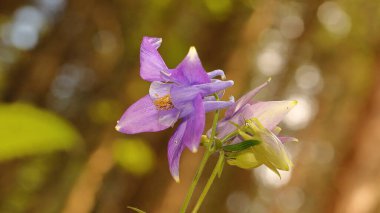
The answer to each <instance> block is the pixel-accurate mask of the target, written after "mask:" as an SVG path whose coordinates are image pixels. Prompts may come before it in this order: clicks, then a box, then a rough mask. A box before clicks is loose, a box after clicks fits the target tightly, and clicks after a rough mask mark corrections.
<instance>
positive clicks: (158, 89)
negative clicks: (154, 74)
mask: <svg viewBox="0 0 380 213" xmlns="http://www.w3.org/2000/svg"><path fill="white" fill-rule="evenodd" d="M171 87H172V84H168V83H162V82H160V81H153V82H152V83H151V84H150V88H149V95H150V97H151V98H152V99H156V98H162V97H164V96H166V95H170V89H171Z"/></svg>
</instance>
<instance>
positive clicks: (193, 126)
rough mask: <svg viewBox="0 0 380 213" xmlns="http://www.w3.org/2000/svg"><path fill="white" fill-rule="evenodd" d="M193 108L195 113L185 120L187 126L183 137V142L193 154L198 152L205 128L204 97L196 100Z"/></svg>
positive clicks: (198, 97)
mask: <svg viewBox="0 0 380 213" xmlns="http://www.w3.org/2000/svg"><path fill="white" fill-rule="evenodd" d="M193 108H194V110H193V112H192V113H191V114H190V115H189V116H188V117H187V118H185V119H186V122H187V126H186V130H185V133H184V135H183V142H184V144H185V145H186V146H187V147H188V148H189V149H190V150H191V151H192V152H196V151H197V150H198V147H199V142H200V139H201V136H202V133H203V130H204V128H205V119H206V118H205V113H206V112H205V108H204V106H203V102H202V97H201V96H200V95H198V96H197V97H196V98H195V99H194V101H193Z"/></svg>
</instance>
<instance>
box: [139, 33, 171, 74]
mask: <svg viewBox="0 0 380 213" xmlns="http://www.w3.org/2000/svg"><path fill="white" fill-rule="evenodd" d="M161 42H162V39H161V38H152V37H144V38H143V41H142V43H141V47H140V76H141V78H142V79H144V80H147V81H161V80H163V79H162V77H161V71H162V70H167V69H168V67H167V66H166V64H165V62H164V60H162V57H161V55H160V53H159V52H158V51H157V49H158V47H160V45H161Z"/></svg>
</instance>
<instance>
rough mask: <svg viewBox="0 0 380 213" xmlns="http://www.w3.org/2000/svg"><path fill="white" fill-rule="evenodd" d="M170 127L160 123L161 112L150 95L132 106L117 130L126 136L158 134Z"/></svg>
mask: <svg viewBox="0 0 380 213" xmlns="http://www.w3.org/2000/svg"><path fill="white" fill-rule="evenodd" d="M168 127H170V126H167V125H163V124H161V123H160V122H159V111H158V110H157V109H156V107H155V106H154V104H153V101H152V99H151V98H150V97H149V95H146V96H144V97H143V98H141V99H140V100H138V101H137V102H136V103H134V104H133V105H132V106H130V107H129V108H128V109H127V110H126V111H125V113H124V114H123V116H122V117H121V119H120V120H119V121H118V124H117V125H116V130H118V131H119V132H123V133H126V134H135V133H140V132H157V131H161V130H164V129H166V128H168Z"/></svg>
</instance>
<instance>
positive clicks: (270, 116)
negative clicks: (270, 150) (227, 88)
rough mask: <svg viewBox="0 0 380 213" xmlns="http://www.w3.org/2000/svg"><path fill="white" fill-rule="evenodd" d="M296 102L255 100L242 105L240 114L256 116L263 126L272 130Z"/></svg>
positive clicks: (248, 116) (249, 117) (250, 116)
mask: <svg viewBox="0 0 380 213" xmlns="http://www.w3.org/2000/svg"><path fill="white" fill-rule="evenodd" d="M296 104H297V101H266V102H257V103H255V104H253V105H251V106H250V107H244V110H242V112H241V115H242V116H243V117H244V118H247V119H251V118H257V119H258V120H259V121H260V122H261V123H262V125H263V126H264V127H265V128H267V129H269V130H273V128H275V127H276V126H277V124H279V123H280V122H281V121H282V120H283V119H284V117H285V115H286V114H287V113H288V112H289V111H290V110H291V109H292V108H293V107H294V106H295V105H296Z"/></svg>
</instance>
